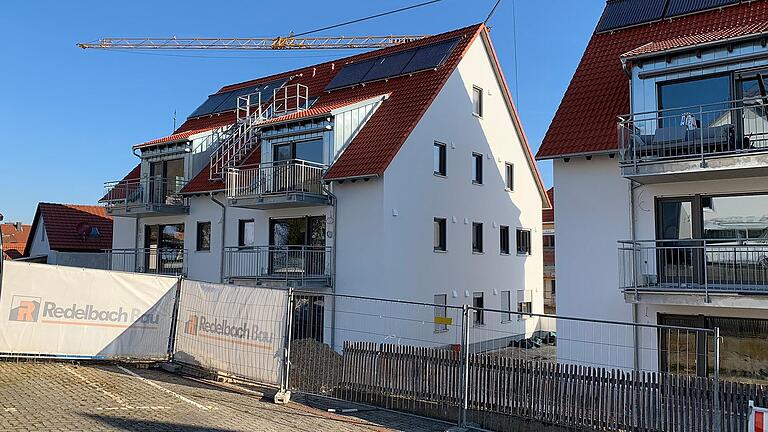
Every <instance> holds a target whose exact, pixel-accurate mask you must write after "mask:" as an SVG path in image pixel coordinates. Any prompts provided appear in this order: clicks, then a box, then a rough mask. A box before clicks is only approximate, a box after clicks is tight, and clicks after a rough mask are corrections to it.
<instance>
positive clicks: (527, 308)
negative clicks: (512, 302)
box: [517, 301, 533, 319]
mask: <svg viewBox="0 0 768 432" xmlns="http://www.w3.org/2000/svg"><path fill="white" fill-rule="evenodd" d="M517 311H518V312H520V313H521V314H529V313H533V305H532V304H531V302H529V301H525V302H519V303H518V304H517ZM530 317H531V316H530V315H520V319H526V318H530Z"/></svg>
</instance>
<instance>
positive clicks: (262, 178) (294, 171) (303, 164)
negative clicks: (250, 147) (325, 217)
mask: <svg viewBox="0 0 768 432" xmlns="http://www.w3.org/2000/svg"><path fill="white" fill-rule="evenodd" d="M326 168H327V166H325V165H323V164H318V163H315V162H309V161H305V160H298V159H292V160H287V161H280V162H268V163H262V164H259V165H257V166H251V167H242V168H232V169H230V170H229V171H228V172H227V197H228V198H230V199H243V198H258V197H266V196H271V197H275V196H280V195H283V196H288V195H290V196H297V195H298V196H302V195H312V196H319V195H325V191H324V189H323V174H324V173H325V170H326Z"/></svg>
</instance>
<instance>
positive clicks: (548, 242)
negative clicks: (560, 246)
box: [543, 234, 555, 248]
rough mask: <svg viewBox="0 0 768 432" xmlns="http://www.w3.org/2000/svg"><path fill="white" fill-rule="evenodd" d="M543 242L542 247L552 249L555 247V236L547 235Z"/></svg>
mask: <svg viewBox="0 0 768 432" xmlns="http://www.w3.org/2000/svg"><path fill="white" fill-rule="evenodd" d="M543 241H544V247H545V248H553V247H555V236H553V235H552V234H547V235H545V236H544V238H543Z"/></svg>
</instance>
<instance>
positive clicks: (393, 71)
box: [362, 49, 416, 82]
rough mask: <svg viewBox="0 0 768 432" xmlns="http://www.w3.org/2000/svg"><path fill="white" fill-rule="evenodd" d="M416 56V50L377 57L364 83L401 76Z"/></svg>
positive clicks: (364, 78)
mask: <svg viewBox="0 0 768 432" xmlns="http://www.w3.org/2000/svg"><path fill="white" fill-rule="evenodd" d="M414 54H416V49H410V50H408V51H403V52H399V53H396V54H392V55H388V56H381V57H377V58H376V62H375V63H374V64H373V67H372V68H371V70H370V71H368V73H367V74H365V77H363V80H362V81H363V82H365V81H374V80H379V79H384V78H389V77H392V76H397V75H400V74H401V73H403V69H404V68H405V66H406V65H407V64H408V62H409V61H411V59H412V58H413V55H414Z"/></svg>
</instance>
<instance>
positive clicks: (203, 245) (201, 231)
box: [197, 222, 211, 251]
mask: <svg viewBox="0 0 768 432" xmlns="http://www.w3.org/2000/svg"><path fill="white" fill-rule="evenodd" d="M197 250H198V251H209V250H211V223H210V222H198V223H197Z"/></svg>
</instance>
